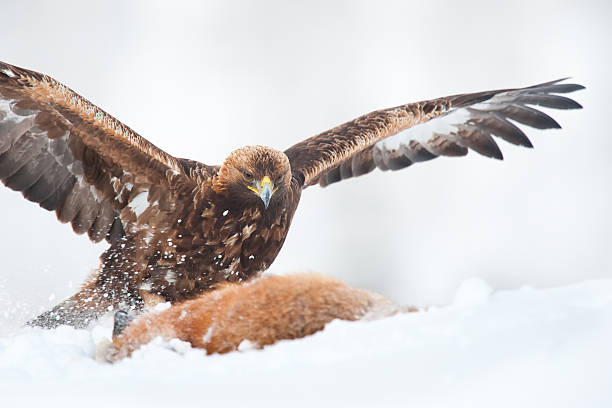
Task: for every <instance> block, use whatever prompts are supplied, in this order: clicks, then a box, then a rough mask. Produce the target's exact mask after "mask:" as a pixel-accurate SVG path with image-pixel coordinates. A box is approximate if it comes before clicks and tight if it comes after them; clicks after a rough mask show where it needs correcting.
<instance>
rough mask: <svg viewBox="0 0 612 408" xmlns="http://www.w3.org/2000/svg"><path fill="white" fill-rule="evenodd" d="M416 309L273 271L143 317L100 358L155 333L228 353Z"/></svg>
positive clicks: (334, 283)
mask: <svg viewBox="0 0 612 408" xmlns="http://www.w3.org/2000/svg"><path fill="white" fill-rule="evenodd" d="M415 310H416V309H413V308H407V309H406V308H400V307H398V306H397V305H395V304H394V303H393V302H391V301H390V300H388V299H386V298H385V297H383V296H381V295H379V294H376V293H372V292H368V291H366V290H361V289H354V288H351V287H348V286H347V285H346V284H344V283H342V282H340V281H338V280H335V279H331V278H327V277H324V276H321V275H318V274H299V275H289V276H270V277H265V278H261V279H259V280H256V281H254V282H249V283H246V284H237V283H230V284H225V285H223V286H222V287H220V288H219V289H217V290H215V291H212V292H206V293H204V294H203V295H201V296H200V297H198V298H197V299H193V300H188V301H185V302H183V303H178V304H174V305H172V306H171V307H170V308H169V309H167V310H165V311H163V312H159V313H151V314H148V315H145V316H142V317H140V318H138V319H137V320H135V321H133V322H131V323H130V324H129V325H128V326H127V327H126V328H125V330H123V331H122V332H121V333H120V334H118V335H116V336H114V337H113V343H112V345H110V347H108V348H106V349H105V350H101V351H102V355H100V358H102V359H103V360H107V361H111V362H114V361H117V360H119V359H121V358H124V357H127V356H129V355H131V353H132V352H133V351H134V350H136V349H137V348H139V347H140V346H141V345H143V344H146V343H148V342H150V341H151V340H152V339H154V338H155V337H162V338H164V339H166V340H169V339H172V338H178V339H180V340H183V341H187V342H189V343H191V345H192V346H193V347H198V348H203V349H205V350H206V352H207V353H208V354H212V353H227V352H229V351H232V350H236V349H237V348H238V346H239V345H240V343H241V342H242V341H244V340H248V341H250V342H252V343H254V344H255V345H256V346H258V347H263V346H265V345H268V344H273V343H275V342H276V341H278V340H282V339H295V338H300V337H304V336H307V335H309V334H312V333H315V332H317V331H319V330H322V329H323V327H324V326H325V325H326V324H327V323H329V322H330V321H332V320H334V319H343V320H358V319H364V318H365V319H368V318H372V319H373V318H379V317H384V316H389V315H392V314H395V313H397V312H400V311H415Z"/></svg>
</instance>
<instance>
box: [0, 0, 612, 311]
mask: <svg viewBox="0 0 612 408" xmlns="http://www.w3.org/2000/svg"><path fill="white" fill-rule="evenodd" d="M100 3H101V4H96V5H93V4H91V3H89V2H80V1H74V2H66V1H54V2H32V1H19V2H7V3H4V4H3V5H2V15H3V19H2V27H1V30H2V33H3V41H2V46H0V60H4V61H6V62H9V63H12V64H15V65H18V66H22V67H26V68H30V69H34V70H37V71H40V72H44V73H47V74H49V75H51V76H53V77H54V78H56V79H57V80H59V81H61V82H63V83H64V84H66V85H68V86H70V87H71V88H72V89H74V90H75V91H77V92H78V93H80V94H81V95H83V96H84V97H86V98H88V99H89V100H91V101H92V102H93V103H95V104H97V105H98V106H100V107H101V108H103V109H105V110H106V111H108V112H109V113H111V114H112V115H114V116H115V117H116V118H118V119H119V120H121V121H123V122H124V123H125V124H127V125H129V126H130V127H132V128H133V129H134V130H136V131H137V132H139V133H140V134H141V135H143V136H144V137H146V138H147V139H148V140H150V141H151V142H153V143H155V144H156V145H158V146H159V147H161V148H163V149H164V150H166V151H167V152H169V153H170V154H173V155H176V156H180V157H189V158H192V159H196V160H199V161H202V162H205V163H209V164H217V163H221V162H222V161H223V159H224V157H225V156H226V155H227V154H228V153H229V152H230V151H231V150H233V149H235V148H237V147H239V146H243V145H247V144H265V145H269V146H272V147H275V148H279V149H285V148H287V147H289V146H291V145H292V144H293V143H296V142H298V141H300V140H302V139H304V138H306V137H309V136H312V135H314V134H317V133H319V132H321V131H323V130H326V129H328V128H331V127H333V126H336V125H338V124H340V123H342V122H344V121H347V120H350V119H352V118H354V117H356V116H359V115H361V114H363V113H366V112H369V111H372V110H375V109H380V108H386V107H390V106H394V105H398V104H402V103H406V102H411V101H418V100H422V99H429V98H434V97H438V96H443V95H449V94H455V93H462V92H470V91H480V90H486V89H491V88H505V87H516V86H527V85H532V84H536V83H540V82H544V81H548V80H552V79H557V78H560V77H564V76H572V77H574V80H575V81H577V82H579V83H582V84H584V85H585V86H587V90H585V91H581V92H579V93H575V94H573V95H571V96H572V97H575V98H576V99H577V100H578V101H579V102H580V103H582V104H583V105H584V106H585V109H584V110H582V111H568V112H561V111H558V112H557V111H555V112H553V113H554V115H553V116H554V117H555V118H556V119H557V120H558V121H559V123H560V124H561V125H562V126H563V130H560V131H559V130H549V131H545V132H542V131H536V130H530V131H529V132H528V135H529V136H530V138H531V140H532V142H533V144H534V145H535V149H533V150H528V149H524V148H518V147H515V146H511V145H509V144H507V143H504V142H500V143H499V144H500V147H501V148H502V151H503V152H504V157H505V160H504V161H503V162H498V161H495V160H491V159H485V158H482V157H478V156H477V155H476V154H474V153H471V154H470V155H468V157H465V158H459V159H444V158H442V159H437V160H434V161H431V162H428V163H424V164H421V165H415V166H413V167H411V168H408V169H405V170H403V171H399V172H395V173H389V172H385V173H383V172H376V173H375V174H374V173H372V174H370V175H368V176H364V177H360V178H357V179H351V180H348V181H345V182H342V183H339V184H335V185H333V186H331V187H328V188H326V189H321V188H318V187H315V188H309V189H308V190H307V191H305V193H304V194H303V196H302V202H301V203H300V206H299V208H298V211H297V213H296V216H295V218H294V222H293V226H292V228H291V231H290V233H289V236H288V238H287V241H286V243H285V246H284V248H283V250H282V251H281V254H280V255H279V257H278V258H277V261H276V262H275V263H274V265H273V266H272V268H271V270H272V271H274V272H279V273H281V272H282V273H285V272H295V271H304V270H312V271H317V272H321V273H323V274H326V275H329V276H336V277H339V278H342V279H344V280H346V281H348V282H349V283H351V284H353V285H356V286H360V287H364V288H368V289H372V290H376V291H379V292H381V293H383V294H386V295H388V296H390V297H391V298H393V299H395V300H397V301H400V302H402V303H411V304H443V303H446V302H448V301H449V300H450V296H452V293H453V291H454V290H455V288H456V287H457V285H458V284H459V283H460V282H461V281H462V280H464V279H465V278H467V277H470V276H479V277H482V278H484V279H486V280H487V281H488V282H489V283H490V284H491V285H492V286H493V287H495V288H510V287H517V286H522V285H535V286H555V285H561V284H565V283H569V282H575V281H581V280H584V279H588V278H597V277H604V276H605V277H610V276H612V261H611V260H610V250H611V249H612V245H611V242H612V241H611V239H610V234H611V230H612V218H611V217H610V215H609V209H610V207H611V204H612V202H611V191H610V175H611V170H612V165H611V164H610V160H609V152H610V151H611V150H612V137H611V136H610V131H609V124H608V120H609V118H610V115H611V114H612V102H611V99H610V95H611V94H612V92H611V91H612V89H611V88H612V87H611V85H610V80H609V70H610V66H611V65H612V58H611V51H610V49H611V48H612V47H611V46H610V39H611V38H612V30H611V28H610V26H611V25H610V20H611V18H612V6H610V3H609V2H605V1H601V2H574V1H559V0H555V1H538V2H534V1H524V2H513V1H505V2H499V4H498V5H496V4H493V3H497V2H490V1H461V2H457V1H444V2H438V1H429V2H423V1H419V2H409V1H398V2H385V1H372V2H357V1H345V2H342V1H338V2H331V1H321V2H315V1H309V2H304V3H303V4H294V3H292V2H286V1H277V2H250V1H244V2H232V1H217V2H204V4H196V3H181V2H168V1H164V2H150V1H146V2H124V1H117V2H111V1H106V2H100ZM175 4H178V5H175ZM549 113H550V112H549ZM0 209H1V210H2V211H1V212H0V226H1V228H2V233H1V234H0V255H2V256H3V260H2V263H3V267H2V268H1V269H0V270H1V272H0V292H2V296H4V297H5V298H6V297H8V298H12V299H15V300H18V301H20V302H27V303H28V305H30V306H31V307H32V308H38V307H41V306H45V307H46V306H49V305H51V304H52V303H55V302H57V301H58V300H59V299H60V298H61V297H64V296H67V295H69V294H71V293H72V292H74V291H75V290H76V288H77V286H78V285H79V284H80V282H81V281H82V280H83V279H84V278H85V277H86V276H87V274H88V273H89V272H90V271H91V270H93V269H94V268H95V267H97V264H98V255H99V253H101V252H102V251H103V250H104V248H105V246H104V245H103V244H99V245H92V244H91V243H90V242H89V241H88V239H87V238H86V237H85V236H76V235H74V234H73V233H72V230H71V228H70V227H69V226H66V225H61V224H60V223H59V222H57V221H56V219H55V216H54V214H51V213H47V212H46V211H44V210H42V209H40V208H39V207H38V206H37V205H34V204H32V203H29V202H27V201H26V200H25V199H23V198H22V197H21V195H20V194H18V193H15V192H12V191H9V190H8V189H6V188H4V187H2V188H0ZM1 286H4V287H3V288H2V287H1Z"/></svg>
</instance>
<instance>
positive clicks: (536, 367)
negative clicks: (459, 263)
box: [0, 279, 612, 407]
mask: <svg viewBox="0 0 612 408" xmlns="http://www.w3.org/2000/svg"><path fill="white" fill-rule="evenodd" d="M6 290H7V289H6V288H3V287H2V286H1V285H0V304H2V306H3V308H4V309H5V310H9V311H10V312H9V313H8V314H7V313H5V314H4V315H0V326H1V327H2V328H4V331H2V332H1V333H2V334H1V335H0V405H1V406H20V407H23V406H62V407H72V406H79V407H81V406H85V404H87V405H86V406H88V407H98V406H109V404H117V403H118V404H120V405H119V406H126V405H127V404H137V405H138V406H141V405H145V404H146V405H147V406H151V407H153V406H179V404H186V403H190V404H193V403H194V402H195V403H197V404H198V406H200V405H204V404H205V403H207V402H214V401H223V403H224V405H223V406H244V405H245V404H248V405H249V406H253V405H254V406H258V405H263V403H264V402H265V404H266V405H270V404H271V403H272V404H271V405H273V406H276V405H281V404H283V405H286V403H287V402H290V403H291V405H292V406H312V405H313V404H315V403H316V404H318V405H319V404H320V405H323V406H332V405H333V406H336V405H338V406H342V405H346V404H347V403H348V402H350V403H351V405H353V406H402V407H405V406H418V407H430V406H434V407H481V406H482V407H491V406H495V407H517V406H521V407H541V406H555V407H570V406H584V407H610V406H612V391H611V389H610V384H612V349H611V348H610V344H612V279H601V280H590V281H585V282H583V283H579V284H573V285H570V286H564V287H557V288H552V289H533V288H531V287H524V288H520V289H513V290H504V291H496V292H494V291H492V289H491V288H490V287H489V285H488V284H487V283H486V282H484V281H482V280H479V279H468V280H467V281H465V282H464V283H463V284H462V285H461V286H460V287H459V289H458V290H457V291H456V293H455V297H454V300H453V302H452V303H451V304H450V305H448V306H444V307H431V308H428V309H427V310H424V311H421V312H417V313H408V314H402V315H396V316H393V317H390V318H385V319H382V320H377V321H360V322H345V321H334V322H332V323H330V324H329V325H328V326H327V327H326V328H325V330H323V331H322V332H319V333H316V334H315V335H313V336H309V337H306V338H304V339H298V340H293V341H282V342H280V343H277V344H276V345H273V346H269V347H266V348H265V349H264V350H255V349H252V348H251V347H249V344H248V343H245V344H244V346H241V351H238V352H234V353H230V354H225V355H212V356H206V355H205V354H204V353H203V352H202V351H201V350H198V349H192V348H191V347H190V346H189V345H188V344H186V343H184V342H180V341H178V340H172V341H170V342H163V341H161V340H160V339H156V340H155V341H153V342H152V343H151V344H149V345H147V346H145V347H143V348H142V349H140V350H138V351H136V352H135V353H134V355H133V357H132V358H130V359H126V360H123V361H121V362H119V363H117V364H115V365H108V364H101V363H98V362H96V360H95V352H96V346H97V344H99V343H101V342H102V341H104V340H105V339H106V340H108V338H109V336H110V332H111V321H110V319H106V320H103V321H101V322H100V323H99V324H98V325H96V326H94V327H93V328H90V329H88V330H75V329H72V328H69V327H60V328H58V329H55V330H42V329H38V328H20V327H17V325H16V324H15V323H14V321H13V320H12V318H14V317H15V316H22V311H23V308H24V306H23V305H20V304H19V302H18V301H16V300H15V299H10V298H9V297H7V292H6ZM11 326H12V328H11ZM7 328H8V331H6V330H7Z"/></svg>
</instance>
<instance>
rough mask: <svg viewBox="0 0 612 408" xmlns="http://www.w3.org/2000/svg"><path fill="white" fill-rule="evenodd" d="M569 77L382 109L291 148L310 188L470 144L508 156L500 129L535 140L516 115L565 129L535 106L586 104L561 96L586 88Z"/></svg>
mask: <svg viewBox="0 0 612 408" xmlns="http://www.w3.org/2000/svg"><path fill="white" fill-rule="evenodd" d="M563 80H565V79H561V80H556V81H550V82H546V83H543V84H539V85H534V86H530V87H527V88H518V89H501V90H495V91H485V92H478V93H471V94H460V95H453V96H448V97H444V98H438V99H434V100H430V101H423V102H417V103H411V104H407V105H402V106H398V107H395V108H390V109H385V110H380V111H374V112H371V113H369V114H366V115H363V116H361V117H359V118H357V119H355V120H353V121H350V122H347V123H345V124H343V125H340V126H338V127H336V128H333V129H331V130H328V131H326V132H323V133H321V134H319V135H317V136H314V137H311V138H309V139H306V140H304V141H303V142H300V143H298V144H296V145H294V146H292V147H291V148H289V149H287V150H286V151H285V153H286V154H287V156H288V157H289V160H290V162H291V167H292V171H293V173H294V176H295V177H297V178H298V179H299V180H301V181H302V183H303V186H304V187H307V186H309V185H313V184H316V183H319V184H321V185H322V186H326V185H328V184H331V183H335V182H338V181H340V180H343V179H347V178H350V177H356V176H359V175H362V174H366V173H368V172H370V171H373V170H374V168H376V167H378V168H379V169H381V170H399V169H402V168H405V167H408V166H410V165H412V164H413V163H418V162H423V161H428V160H432V159H434V158H436V157H438V156H464V155H466V154H467V153H468V151H469V150H474V151H476V152H478V153H480V154H482V155H484V156H487V157H492V158H496V159H500V160H501V159H503V155H502V152H501V149H500V148H499V146H498V145H497V143H496V141H495V138H494V137H493V136H495V137H499V138H501V139H504V140H506V141H507V142H510V143H512V144H515V145H520V146H525V147H532V144H531V141H530V140H529V139H528V138H527V136H526V135H525V133H524V132H523V131H522V130H521V129H520V128H519V127H518V126H516V125H515V124H514V123H512V121H516V122H518V123H520V124H523V125H527V126H530V127H534V128H537V129H552V128H560V125H559V124H558V123H557V122H556V121H555V120H554V119H553V118H552V117H550V116H549V115H547V114H546V113H544V112H541V111H539V110H537V109H535V108H533V107H532V106H542V107H546V108H554V109H580V108H582V106H581V105H580V104H579V103H577V102H576V101H574V100H572V99H570V98H567V97H565V96H560V95H555V94H560V93H561V94H563V93H570V92H574V91H577V90H580V89H584V87H583V86H582V85H578V84H565V83H559V82H561V81H563ZM528 105H530V106H528ZM349 169H350V171H349Z"/></svg>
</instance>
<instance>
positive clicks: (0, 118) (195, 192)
mask: <svg viewBox="0 0 612 408" xmlns="http://www.w3.org/2000/svg"><path fill="white" fill-rule="evenodd" d="M582 88H583V87H582V86H580V85H574V84H565V83H560V81H553V82H549V83H545V84H540V85H536V86H532V87H528V88H520V89H506V90H498V91H487V92H480V93H473V94H462V95H455V96H449V97H445V98H438V99H434V100H430V101H424V102H417V103H411V104H407V105H402V106H398V107H395V108H390V109H384V110H379V111H375V112H371V113H369V114H366V115H363V116H361V117H359V118H357V119H355V120H352V121H350V122H347V123H345V124H343V125H340V126H338V127H336V128H334V129H331V130H329V131H326V132H323V133H321V134H319V135H317V136H314V137H311V138H309V139H306V140H304V141H303V142H300V143H298V144H296V145H294V146H293V147H290V148H289V149H287V150H286V151H285V152H280V151H278V150H275V149H272V148H268V147H263V146H250V147H244V148H241V149H238V150H236V151H234V152H232V153H231V154H230V155H229V156H228V158H227V159H226V160H225V162H224V163H223V164H222V165H221V166H208V165H205V164H202V163H199V162H197V161H193V160H188V159H180V158H175V157H173V156H171V155H169V154H167V153H165V152H164V151H162V150H161V149H159V148H157V147H156V146H154V145H152V144H151V143H149V142H148V141H147V140H145V139H144V138H142V137H141V136H139V135H138V134H136V133H135V132H134V131H132V130H131V129H130V128H128V127H127V126H125V125H123V124H122V123H120V122H119V121H117V120H116V119H114V118H113V117H111V116H110V115H108V114H107V113H106V112H104V111H102V110H101V109H99V108H97V107H96V106H94V105H93V104H91V103H90V102H88V101H86V100H85V99H83V98H82V97H80V96H79V95H77V94H76V93H75V92H73V91H72V90H70V89H69V88H67V87H66V86H64V85H62V84H60V83H58V82H57V81H55V80H54V79H52V78H50V77H48V76H46V75H43V74H39V73H36V72H32V71H29V70H25V69H22V68H18V67H14V66H12V65H9V64H5V63H0V180H2V182H3V183H4V184H5V185H7V186H8V187H10V188H12V189H14V190H16V191H21V192H22V193H23V195H24V196H25V197H26V198H27V199H28V200H31V201H34V202H36V203H39V204H40V206H41V207H43V208H45V209H47V210H50V211H55V212H56V214H57V217H58V219H59V220H60V221H61V222H70V223H71V224H72V227H73V229H74V231H75V232H76V233H79V234H81V233H87V234H88V236H89V238H90V239H91V240H93V241H95V242H98V241H101V240H103V239H106V240H107V241H108V242H109V244H110V247H109V249H108V250H107V251H105V252H104V253H103V254H102V256H101V261H102V262H101V266H100V268H99V270H98V272H97V273H96V274H95V276H93V277H92V279H91V280H90V281H89V282H88V283H87V284H86V285H85V286H84V287H83V288H82V290H81V291H80V292H79V293H77V294H76V295H75V296H73V297H72V298H70V299H68V300H66V301H64V302H62V303H60V304H59V305H58V306H57V307H55V308H54V309H52V310H51V311H49V312H47V313H45V314H43V315H41V316H39V317H38V318H36V319H35V320H33V321H32V322H31V324H35V325H40V326H43V327H53V326H56V325H58V324H71V325H74V326H78V327H82V326H84V325H86V324H87V323H88V322H89V321H91V320H92V319H95V318H96V317H98V316H100V315H101V314H103V313H105V312H106V311H107V310H111V309H116V308H117V307H119V306H120V305H128V306H130V307H133V308H135V309H140V308H142V305H143V304H144V302H145V301H146V300H147V299H148V298H151V297H161V298H163V299H165V300H168V301H172V302H175V301H181V300H185V299H189V298H193V297H195V296H197V295H199V294H200V293H202V292H204V291H207V290H210V289H211V288H214V287H215V285H217V284H218V283H219V282H225V281H229V282H239V281H243V280H246V279H249V278H251V277H253V276H256V275H257V274H258V273H260V272H262V271H264V270H265V269H267V268H268V267H269V266H270V264H271V263H272V262H273V261H274V259H275V258H276V256H277V254H278V252H279V251H280V248H281V247H282V245H283V243H284V240H285V237H286V235H287V231H288V229H289V226H290V224H291V220H292V218H293V214H294V212H295V210H296V208H297V205H298V202H299V200H300V195H301V193H302V190H303V189H304V188H306V187H308V186H310V185H313V184H316V183H319V184H321V185H322V186H325V185H328V184H331V183H334V182H337V181H340V180H342V179H346V178H350V177H355V176H359V175H362V174H365V173H368V172H370V171H372V170H373V169H375V168H377V167H378V168H379V169H382V170H388V169H391V170H397V169H400V168H404V167H407V166H409V165H411V164H413V163H416V162H419V161H425V160H431V159H433V158H435V157H437V156H462V155H465V154H467V152H468V150H470V149H471V150H475V151H476V152H478V153H481V154H483V155H485V156H489V157H494V158H498V159H501V158H502V155H501V151H500V150H499V147H498V146H497V144H496V142H495V140H494V139H493V137H492V136H493V135H494V136H497V137H500V138H502V139H504V140H506V141H509V142H511V143H514V144H518V145H523V146H527V147H531V143H530V141H529V139H528V138H527V137H526V136H525V134H524V133H523V131H522V130H521V129H520V128H519V127H518V126H517V125H516V124H514V122H518V123H521V124H524V125H528V126H532V127H536V128H540V129H545V128H554V127H559V125H558V124H557V123H556V122H555V121H554V120H553V119H552V118H550V117H549V116H548V115H546V114H544V113H542V112H540V111H538V110H536V109H534V108H531V107H529V106H527V105H539V106H545V107H550V108H558V109H575V108H580V105H579V104H578V103H576V102H575V101H573V100H571V99H568V98H566V97H563V96H559V95H555V94H559V93H568V92H572V91H575V90H578V89H582ZM400 132H401V133H400ZM398 133H400V134H398ZM396 134H397V135H396ZM394 135H396V136H394Z"/></svg>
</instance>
